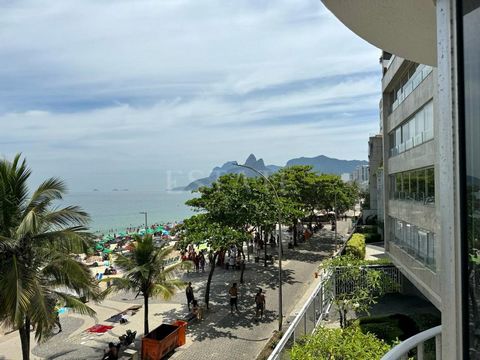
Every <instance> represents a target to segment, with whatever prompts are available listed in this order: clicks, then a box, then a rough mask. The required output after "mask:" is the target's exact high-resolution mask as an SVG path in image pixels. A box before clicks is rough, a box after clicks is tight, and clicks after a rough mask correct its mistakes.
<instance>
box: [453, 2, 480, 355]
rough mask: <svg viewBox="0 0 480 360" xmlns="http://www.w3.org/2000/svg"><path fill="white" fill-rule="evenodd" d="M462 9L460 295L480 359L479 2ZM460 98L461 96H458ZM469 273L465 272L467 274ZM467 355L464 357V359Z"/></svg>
mask: <svg viewBox="0 0 480 360" xmlns="http://www.w3.org/2000/svg"><path fill="white" fill-rule="evenodd" d="M461 4H462V7H463V9H462V10H463V11H462V13H461V15H459V19H458V20H459V21H460V23H461V24H462V22H463V24H462V27H463V47H462V48H463V54H461V56H462V55H463V59H462V60H463V71H464V73H463V74H460V76H461V77H460V76H459V80H460V81H459V86H463V93H464V95H463V104H462V105H463V113H464V119H463V121H464V131H465V134H464V135H465V136H464V146H465V148H464V150H465V153H464V154H465V155H464V159H463V160H464V162H463V163H464V164H465V165H464V168H463V169H461V171H462V172H463V175H464V179H465V182H464V183H463V184H462V188H463V189H462V190H463V191H462V193H463V195H464V203H463V204H462V210H464V211H465V217H464V220H465V222H464V223H463V224H462V225H463V230H464V234H465V236H463V238H462V241H463V244H462V245H464V246H465V248H466V249H465V250H463V249H462V250H463V251H462V258H463V259H462V260H463V261H462V263H463V266H464V268H463V270H464V272H463V273H464V274H465V278H464V283H463V285H464V288H465V291H464V292H463V294H462V296H463V298H464V301H463V304H465V305H466V310H467V311H466V312H467V317H466V318H464V319H463V323H464V334H465V336H464V337H463V339H464V342H465V345H464V346H465V349H468V352H469V354H468V355H469V358H470V359H479V358H480V312H479V304H478V303H479V299H480V281H479V279H480V217H479V214H480V201H479V199H480V187H479V184H480V182H479V179H480V155H479V154H480V142H479V141H478V139H479V135H480V121H479V119H480V100H479V99H480V86H479V84H480V66H479V64H480V36H479V32H478V24H480V2H479V1H478V0H475V1H473V0H463V1H461ZM460 100H461V101H462V99H460ZM467 274H468V275H467ZM466 357H467V356H465V358H466Z"/></svg>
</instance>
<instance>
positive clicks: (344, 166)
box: [175, 154, 368, 191]
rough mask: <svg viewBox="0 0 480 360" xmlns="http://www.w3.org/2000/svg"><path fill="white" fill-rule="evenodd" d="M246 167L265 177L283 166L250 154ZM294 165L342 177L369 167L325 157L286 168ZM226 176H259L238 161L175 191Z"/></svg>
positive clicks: (293, 162) (299, 161)
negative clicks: (356, 169)
mask: <svg viewBox="0 0 480 360" xmlns="http://www.w3.org/2000/svg"><path fill="white" fill-rule="evenodd" d="M244 165H246V166H249V167H251V168H254V169H255V170H257V171H260V172H261V173H262V174H264V175H267V176H268V175H271V174H273V173H274V172H277V171H278V170H280V169H281V168H282V166H277V165H265V162H264V161H263V159H258V160H257V158H256V157H255V155H253V154H250V155H249V157H248V158H247V160H246V161H245V163H244ZM294 165H310V166H312V167H313V170H314V171H315V172H317V173H324V174H336V175H341V174H344V173H351V172H353V170H354V169H355V168H356V167H357V166H359V165H368V161H364V160H339V159H333V158H329V157H327V156H324V155H320V156H316V157H312V158H308V157H301V158H296V159H292V160H289V161H287V164H286V165H285V167H289V166H294ZM225 174H245V176H249V177H254V176H256V175H257V174H256V173H255V172H254V171H252V170H249V169H246V168H244V167H239V166H237V162H236V161H229V162H226V163H225V164H223V165H222V166H217V167H215V168H214V169H213V170H212V172H211V173H210V175H209V176H208V177H205V178H202V179H198V180H195V181H193V182H191V183H190V184H188V185H187V186H185V187H179V188H176V189H175V190H184V191H192V190H196V189H198V188H199V187H201V186H208V185H210V184H212V183H213V182H214V181H215V180H217V179H218V178H219V177H220V176H222V175H225Z"/></svg>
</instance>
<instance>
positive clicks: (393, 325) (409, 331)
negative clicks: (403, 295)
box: [357, 314, 418, 345]
mask: <svg viewBox="0 0 480 360" xmlns="http://www.w3.org/2000/svg"><path fill="white" fill-rule="evenodd" d="M357 323H358V326H359V327H360V329H361V330H362V332H363V333H364V334H366V333H371V334H373V335H375V336H376V337H377V338H379V339H382V340H383V341H385V342H386V343H387V344H390V345H394V344H395V342H396V341H397V340H400V341H403V340H406V339H408V338H409V337H410V336H413V335H415V334H417V333H418V326H417V325H416V323H415V321H414V320H413V319H412V318H411V317H410V316H408V315H404V314H393V315H387V316H378V317H365V318H360V319H358V320H357Z"/></svg>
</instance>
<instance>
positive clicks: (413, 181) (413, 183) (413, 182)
mask: <svg viewBox="0 0 480 360" xmlns="http://www.w3.org/2000/svg"><path fill="white" fill-rule="evenodd" d="M417 192H418V187H417V172H416V171H412V172H410V198H411V199H412V200H417V196H418V195H417Z"/></svg>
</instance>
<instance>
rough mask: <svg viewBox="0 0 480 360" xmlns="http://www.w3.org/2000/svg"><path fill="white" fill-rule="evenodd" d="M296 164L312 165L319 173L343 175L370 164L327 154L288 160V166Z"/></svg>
mask: <svg viewBox="0 0 480 360" xmlns="http://www.w3.org/2000/svg"><path fill="white" fill-rule="evenodd" d="M294 165H310V166H312V167H313V170H315V171H316V172H318V173H324V174H336V175H342V174H344V173H351V172H353V170H355V168H356V167H357V166H359V165H368V161H365V160H339V159H334V158H329V157H328V156H325V155H320V156H316V157H313V158H308V157H301V158H297V159H292V160H289V161H288V162H287V165H286V166H287V167H288V166H294Z"/></svg>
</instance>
